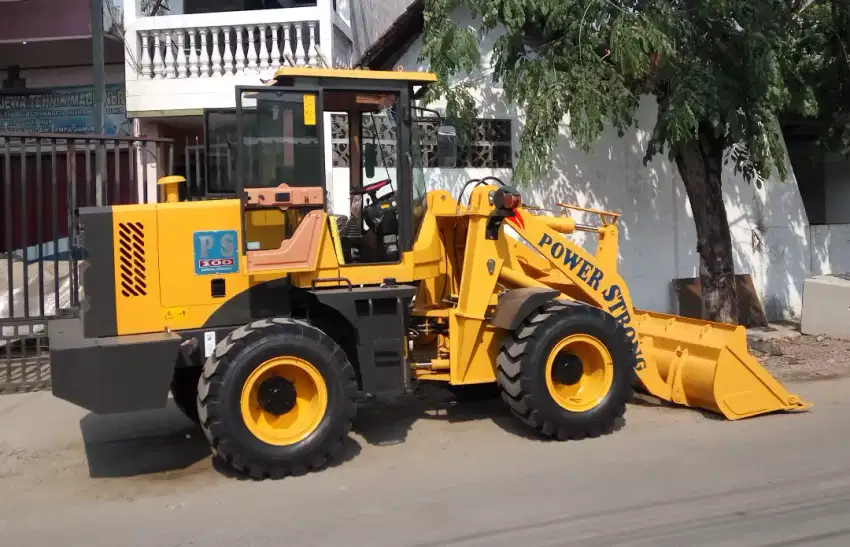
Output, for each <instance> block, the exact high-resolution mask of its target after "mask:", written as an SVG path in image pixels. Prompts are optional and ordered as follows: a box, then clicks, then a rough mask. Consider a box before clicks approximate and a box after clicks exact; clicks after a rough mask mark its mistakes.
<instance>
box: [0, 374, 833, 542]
mask: <svg viewBox="0 0 850 547" xmlns="http://www.w3.org/2000/svg"><path fill="white" fill-rule="evenodd" d="M789 387H790V388H791V389H793V390H794V391H796V392H798V393H800V394H801V395H802V396H803V397H804V398H807V399H809V400H811V401H813V402H814V403H815V404H816V406H815V407H814V408H813V409H812V410H811V411H810V412H808V413H806V414H797V415H774V416H765V417H759V418H755V419H751V420H746V421H742V422H724V421H718V420H716V419H713V418H709V417H706V416H704V415H703V414H701V413H700V412H697V411H692V410H687V409H672V408H657V407H653V406H644V405H633V406H631V407H630V408H629V411H628V413H627V422H626V424H625V425H624V426H623V427H622V428H621V429H619V430H618V431H616V432H615V433H614V434H612V435H609V436H606V437H603V438H599V439H593V440H587V441H581V442H572V443H564V444H559V443H552V442H542V441H538V440H535V439H530V438H526V437H524V436H523V435H522V432H523V429H522V428H521V427H518V426H517V425H516V424H515V422H514V421H513V420H512V419H511V418H510V417H509V416H508V415H507V414H506V413H505V412H504V411H503V409H502V408H501V405H500V404H499V403H498V402H494V403H484V404H478V405H472V406H465V407H462V408H460V409H458V408H449V409H442V410H439V411H436V412H435V411H428V410H426V409H425V406H424V405H421V404H412V405H407V406H402V407H389V408H385V409H382V410H377V409H368V410H367V411H365V412H362V413H361V416H360V419H359V420H358V423H357V430H358V433H357V434H356V435H355V436H353V438H352V441H351V443H349V446H348V447H347V450H346V455H345V461H343V462H341V463H340V464H339V465H337V466H335V467H333V468H330V469H328V470H326V471H324V472H321V473H317V474H311V475H307V476H304V477H298V478H295V479H287V480H284V481H279V482H271V481H267V482H255V481H249V480H242V479H241V478H239V477H233V476H231V475H229V474H228V473H226V472H224V471H223V470H220V469H217V468H216V466H215V465H214V464H213V463H211V458H210V457H209V455H208V452H207V451H206V448H205V446H204V444H203V440H202V438H201V436H200V434H199V433H198V432H196V431H195V430H194V428H192V427H190V426H189V425H188V424H187V422H186V421H185V420H184V419H183V418H182V416H180V415H179V414H178V413H177V411H176V410H175V409H173V408H169V409H167V410H164V411H161V412H154V413H149V414H144V415H135V416H117V417H93V416H86V415H85V414H84V413H82V412H80V411H79V410H78V409H75V408H74V407H72V406H71V405H67V404H65V403H62V402H59V401H56V400H53V399H51V398H50V397H49V394H35V395H21V396H10V397H2V398H0V545H3V546H4V547H5V546H7V545H8V546H10V547H11V546H14V547H23V546H29V545H33V546H35V545H45V546H46V545H51V546H56V545H62V546H67V545H81V546H82V545H85V546H86V547H100V546H104V547H106V546H109V547H116V546H125V545H126V546H144V547H155V546H177V545H181V546H182V545H198V546H201V545H202V546H205V547H206V546H214V545H227V546H245V547H248V546H260V545H276V546H279V545H292V546H298V547H309V546H322V547H329V546H337V545H340V546H342V545H344V546H346V547H351V546H360V545H362V546H369V547H375V546H383V545H387V546H393V547H401V546H417V547H424V546H437V545H451V546H457V547H473V546H482V547H483V546H488V547H498V546H510V547H516V546H555V545H582V546H586V547H593V546H606V547H607V546H615V545H616V546H625V545H628V546H636V545H645V546H652V547H659V546H677V547H680V546H689V547H690V546H701V545H711V546H727V545H735V546H738V545H741V546H771V547H780V546H782V547H784V546H794V545H806V546H825V545H836V546H844V545H850V442H848V433H850V420H848V415H850V379H838V380H829V381H821V382H815V383H804V384H792V385H789Z"/></svg>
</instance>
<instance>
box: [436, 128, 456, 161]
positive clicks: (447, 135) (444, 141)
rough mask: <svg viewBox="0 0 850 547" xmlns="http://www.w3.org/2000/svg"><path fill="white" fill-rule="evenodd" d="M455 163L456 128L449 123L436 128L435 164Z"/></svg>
mask: <svg viewBox="0 0 850 547" xmlns="http://www.w3.org/2000/svg"><path fill="white" fill-rule="evenodd" d="M456 165H457V130H456V129H455V128H454V127H453V126H451V125H441V126H440V127H438V128H437V166H438V167H455V166H456Z"/></svg>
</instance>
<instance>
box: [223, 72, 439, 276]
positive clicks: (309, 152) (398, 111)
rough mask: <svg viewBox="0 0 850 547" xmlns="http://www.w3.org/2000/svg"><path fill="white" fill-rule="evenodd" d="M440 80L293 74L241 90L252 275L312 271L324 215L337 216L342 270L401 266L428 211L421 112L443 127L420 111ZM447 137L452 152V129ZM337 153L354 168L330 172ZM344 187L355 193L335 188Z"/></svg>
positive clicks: (242, 189)
mask: <svg viewBox="0 0 850 547" xmlns="http://www.w3.org/2000/svg"><path fill="white" fill-rule="evenodd" d="M434 80H435V76H434V75H433V74H430V73H423V72H400V71H395V72H378V71H369V70H335V69H318V68H289V67H285V68H281V69H280V70H278V72H277V74H276V76H275V82H274V85H270V86H263V87H238V88H237V97H236V104H237V129H238V133H237V142H238V152H237V156H238V158H239V159H238V162H239V163H238V168H237V169H236V172H237V181H236V182H237V195H240V196H242V201H243V233H244V235H245V237H244V238H243V245H244V247H245V251H246V252H247V255H248V265H249V271H250V270H257V269H276V268H285V269H288V270H291V271H292V270H298V269H300V268H302V267H303V268H304V269H307V267H308V265H309V263H310V259H311V256H310V251H309V249H311V248H315V243H316V242H315V241H314V240H315V239H316V238H318V237H319V234H321V226H320V225H319V224H318V221H317V219H319V218H321V215H320V214H319V212H320V211H328V213H329V214H330V220H329V228H330V233H331V235H332V237H333V238H334V246H335V249H336V253H337V255H338V256H337V258H338V260H339V263H340V264H341V265H346V266H348V265H364V264H382V263H384V264H390V263H398V262H400V261H401V258H402V253H404V252H406V251H409V250H411V249H412V247H413V241H414V239H415V237H416V234H417V232H418V229H419V225H420V223H421V221H422V217H423V216H424V212H425V193H426V186H425V176H424V171H423V167H424V161H423V135H422V134H421V132H420V127H419V124H418V123H416V122H417V116H416V115H415V113H416V112H421V111H426V112H431V113H432V114H428V117H429V118H432V119H434V120H435V121H437V120H439V117H438V116H439V115H438V114H437V113H436V112H433V111H428V110H427V109H422V108H419V107H416V106H413V104H412V103H413V101H414V100H415V99H417V98H419V97H421V95H422V94H423V93H424V91H425V88H426V87H427V85H428V84H429V83H431V82H433V81H434ZM333 114H344V115H345V118H346V119H347V128H348V130H347V132H346V131H344V127H343V128H340V127H336V128H333V129H332V131H331V132H330V133H332V134H328V133H329V132H328V131H327V130H328V129H331V123H330V119H331V115H333ZM435 114H436V116H434V115H435ZM440 128H441V130H442V131H439V132H438V133H440V134H442V135H443V137H442V138H444V139H449V140H450V141H451V143H452V146H451V147H449V148H448V149H449V150H453V145H454V141H453V131H452V129H451V128H448V127H444V126H440ZM345 133H347V134H345ZM332 136H333V137H334V140H335V141H336V150H334V146H333V145H332V144H331V137H332ZM340 141H342V142H340ZM437 148H438V149H441V150H443V149H446V147H444V146H438V147H437ZM332 152H335V153H337V154H341V153H344V154H345V155H346V156H347V158H348V166H347V168H339V167H335V168H331V169H328V168H327V167H326V157H327V155H329V154H330V153H332ZM449 155H450V154H449ZM444 161H445V159H444ZM448 161H450V162H452V163H453V158H451V157H449V158H448ZM343 179H347V184H345V185H343V184H340V183H339V182H337V184H330V185H329V184H327V182H330V181H334V180H336V181H341V180H343ZM329 186H330V188H329ZM342 186H345V190H346V191H345V192H343V191H341V188H340V187H342ZM332 192H333V193H332ZM329 195H330V197H331V199H332V202H333V210H332V211H331V210H330V203H329V199H328V197H329ZM333 213H336V214H333ZM281 226H283V229H282V230H281Z"/></svg>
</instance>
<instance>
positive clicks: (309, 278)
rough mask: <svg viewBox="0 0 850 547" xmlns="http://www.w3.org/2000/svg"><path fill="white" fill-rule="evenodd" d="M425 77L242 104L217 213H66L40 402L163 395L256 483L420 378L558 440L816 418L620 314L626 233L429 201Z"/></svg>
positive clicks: (690, 329) (711, 357)
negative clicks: (344, 181) (64, 311)
mask: <svg viewBox="0 0 850 547" xmlns="http://www.w3.org/2000/svg"><path fill="white" fill-rule="evenodd" d="M435 79H436V78H435V76H434V75H433V74H430V73H423V72H403V71H394V72H378V71H365V70H331V69H317V68H281V69H280V70H279V71H278V73H277V74H276V76H275V80H274V82H273V84H272V85H268V86H262V87H239V88H237V89H236V98H237V101H236V104H237V108H236V120H237V124H236V129H237V137H236V139H235V143H233V142H231V147H232V148H233V150H234V153H235V156H236V158H237V160H236V169H235V170H234V172H235V180H233V181H232V183H233V184H232V186H233V188H232V194H231V195H230V196H229V197H228V196H221V195H217V196H215V197H216V199H200V200H184V201H180V199H179V195H180V194H179V190H180V189H179V185H180V184H181V180H182V179H181V178H179V177H167V178H164V179H162V180H161V181H160V182H161V189H162V192H161V194H162V196H161V199H160V202H159V203H155V204H145V205H122V206H114V207H100V208H87V209H80V210H79V211H78V212H77V218H78V222H79V225H80V230H81V237H80V246H81V248H82V250H83V251H84V252H85V270H84V272H83V274H82V282H83V288H84V303H83V305H82V309H81V313H80V316H79V317H76V318H65V319H58V320H55V321H53V322H51V323H50V324H49V327H48V328H49V336H50V348H51V360H52V362H51V370H52V379H53V382H52V389H53V393H54V395H55V396H56V397H59V398H62V399H65V400H67V401H70V402H72V403H74V404H76V405H80V406H82V407H85V408H87V409H90V410H91V411H93V412H95V413H114V412H128V411H136V410H144V409H154V408H160V407H163V406H165V405H166V404H167V400H168V396H169V391H170V392H171V394H172V396H173V398H174V400H175V402H176V403H177V405H178V406H179V407H180V408H181V409H183V411H184V412H185V413H186V414H187V415H188V416H189V417H190V418H192V419H194V420H196V421H197V422H198V423H199V424H200V427H201V428H202V429H203V432H204V434H205V435H206V437H207V439H208V440H209V443H210V445H211V447H212V449H213V450H214V452H215V453H217V455H218V456H220V457H221V458H222V459H223V460H225V461H227V462H229V464H231V465H232V466H233V467H235V468H237V469H239V470H242V471H243V472H246V473H249V474H250V475H253V476H256V477H259V478H266V477H280V476H285V475H288V474H293V473H296V474H297V473H303V472H306V471H309V470H314V469H318V468H320V467H322V466H323V465H324V464H325V463H326V461H327V460H328V458H330V457H332V456H333V455H334V453H335V452H336V451H337V450H338V449H339V448H340V447H341V445H342V442H343V440H344V438H345V437H346V436H347V435H348V434H349V431H350V429H351V427H352V421H353V420H354V418H355V414H356V410H357V406H358V404H359V403H360V402H361V401H363V400H365V399H372V398H375V399H379V400H380V399H385V398H392V397H397V396H399V395H403V394H405V393H409V392H411V391H412V390H414V389H416V388H417V387H420V386H422V385H423V384H424V383H426V382H433V383H440V384H443V385H448V386H451V387H459V386H472V385H482V384H491V385H493V384H495V385H497V386H498V388H499V389H500V392H501V396H502V398H503V399H504V401H505V403H506V404H507V405H508V407H509V408H510V410H511V411H512V412H513V414H514V415H516V417H517V419H518V420H521V421H522V422H524V423H525V424H527V425H528V427H529V428H531V429H533V430H535V431H537V432H538V433H539V434H540V435H543V436H546V437H551V438H556V439H560V440H563V439H581V438H584V437H594V436H597V435H600V434H603V433H606V432H609V431H611V430H612V427H613V426H614V424H615V421H616V420H617V418H618V417H620V416H622V415H623V413H624V412H625V411H626V402H627V400H628V399H629V397H630V396H631V393H632V390H633V389H637V390H640V391H643V392H645V393H648V394H650V395H653V396H655V397H657V398H659V399H662V400H664V401H668V402H671V403H675V404H679V405H684V406H688V407H695V408H701V409H706V410H709V411H711V412H715V413H719V414H721V415H723V416H725V417H726V418H728V419H730V420H736V419H739V418H746V417H750V416H755V415H758V414H764V413H769V412H775V411H793V410H801V409H805V408H807V407H808V406H809V405H808V403H805V402H803V401H802V400H800V398H799V397H797V396H796V395H793V394H790V393H788V392H787V391H786V390H785V388H783V386H782V385H781V384H780V383H779V382H778V381H776V380H775V379H774V378H773V377H772V376H771V375H770V374H769V373H768V372H767V371H766V370H765V369H763V368H762V367H761V366H760V365H759V363H758V362H757V361H756V360H755V359H754V358H753V357H752V356H751V355H750V354H749V353H748V351H747V343H746V338H745V330H744V328H743V327H739V326H729V325H723V324H714V323H709V322H705V321H698V320H694V319H686V318H682V317H675V316H670V315H664V314H660V313H654V312H647V311H641V310H637V309H635V308H634V307H633V306H632V300H631V296H630V295H629V289H628V285H627V284H626V282H625V281H624V280H623V278H622V277H620V275H619V274H618V273H617V261H618V248H617V238H618V233H617V214H615V213H611V212H606V211H596V212H595V213H598V214H597V215H596V216H598V219H599V220H598V222H597V223H596V224H593V225H588V224H577V223H576V222H575V220H574V219H573V218H572V217H571V216H570V214H569V213H568V211H569V209H564V210H559V211H556V212H548V211H544V210H542V209H540V208H537V207H533V206H530V205H526V204H523V202H522V198H521V196H520V193H519V192H517V190H516V189H515V188H513V187H511V186H509V185H507V184H505V183H504V182H503V181H501V180H499V179H497V178H495V177H486V178H483V179H481V180H472V181H469V183H467V185H466V188H465V189H466V190H468V192H464V191H461V193H460V195H457V196H455V195H452V194H451V193H449V192H447V191H444V190H431V191H427V190H426V174H425V169H426V168H428V167H433V166H434V165H437V166H442V165H448V166H451V167H453V166H454V165H455V162H456V157H455V156H456V143H455V136H454V134H453V130H452V128H451V127H450V126H448V125H445V124H443V123H442V121H441V120H440V119H439V118H438V116H439V114H437V113H435V112H433V111H429V110H427V109H424V108H420V107H418V106H416V101H417V99H419V98H421V96H422V93H423V92H424V90H425V89H426V88H427V86H428V85H429V84H431V83H432V82H434V81H435ZM334 113H338V114H345V115H346V116H347V119H348V128H349V129H348V135H347V138H346V137H345V136H344V135H343V136H340V133H339V132H335V135H336V136H335V137H334V138H335V139H336V140H337V143H336V144H334V146H338V147H341V148H342V149H347V154H348V156H347V157H348V161H349V165H350V167H349V169H348V170H337V173H336V176H343V177H348V187H349V191H348V192H347V195H343V194H345V192H339V191H336V192H334V194H333V199H334V203H335V205H334V210H337V211H339V210H340V209H345V208H344V207H340V206H339V203H340V202H339V201H337V200H343V202H345V200H346V199H347V204H348V207H347V210H348V211H349V214H347V215H333V214H330V213H329V209H330V207H329V197H330V193H329V191H328V186H326V184H327V181H328V176H329V173H328V171H326V168H325V165H326V163H325V158H326V156H327V155H328V154H330V153H331V151H332V146H331V139H330V137H331V136H332V135H326V134H325V129H326V124H325V121H326V120H327V119H329V118H330V115H332V114H334ZM435 114H436V115H435ZM379 126H383V127H385V128H387V127H389V128H390V129H391V131H390V134H392V135H394V138H390V139H388V138H387V137H386V136H385V134H386V132H384V137H380V138H379V135H380V134H382V133H381V131H379ZM340 141H342V142H340ZM340 172H342V175H340V174H339V173H340ZM333 187H334V188H336V187H337V185H333ZM219 194H220V192H219ZM467 196H468V197H467ZM590 213H591V214H592V213H594V211H590ZM594 218H596V217H594ZM579 230H581V231H584V232H589V233H591V234H594V235H595V236H596V237H597V238H598V241H597V245H596V251H595V253H593V254H591V253H590V252H588V251H587V250H585V249H584V248H583V247H582V246H580V245H578V244H577V243H576V242H575V241H574V240H573V239H571V238H570V234H573V233H574V232H576V231H579Z"/></svg>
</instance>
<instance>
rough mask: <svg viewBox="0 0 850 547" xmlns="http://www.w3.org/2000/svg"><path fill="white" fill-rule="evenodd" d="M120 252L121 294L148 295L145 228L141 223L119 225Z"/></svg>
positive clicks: (130, 295)
mask: <svg viewBox="0 0 850 547" xmlns="http://www.w3.org/2000/svg"><path fill="white" fill-rule="evenodd" d="M118 252H119V254H120V261H119V262H120V269H121V294H123V295H124V296H126V297H132V296H145V295H146V294H147V289H148V285H147V273H146V269H145V226H144V224H142V223H141V222H121V223H119V224H118Z"/></svg>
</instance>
